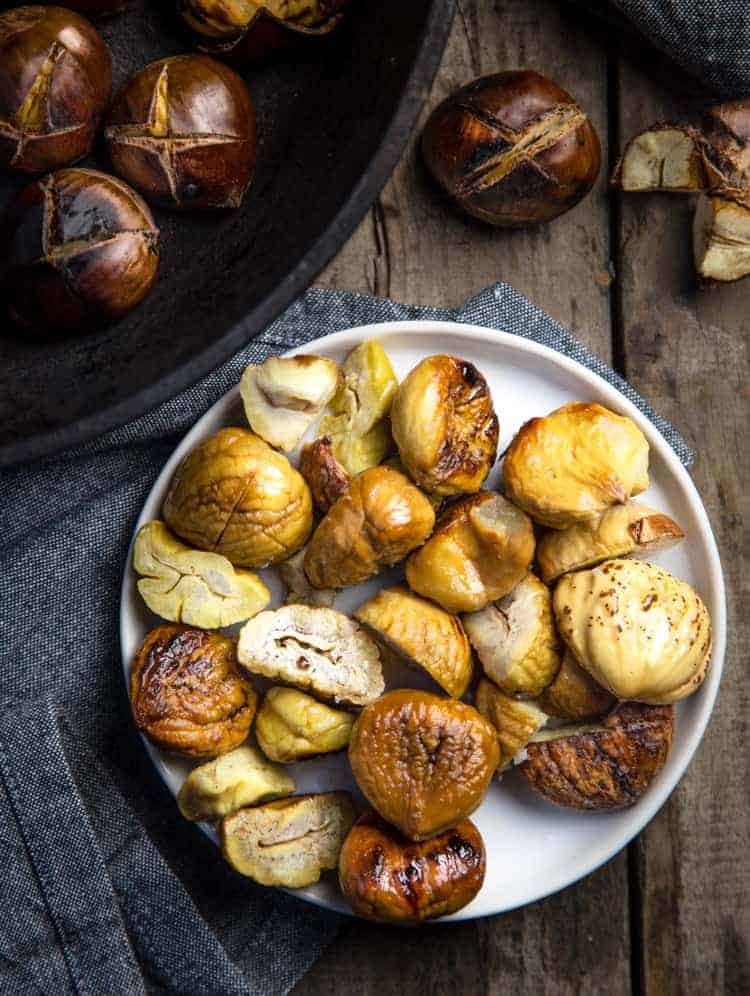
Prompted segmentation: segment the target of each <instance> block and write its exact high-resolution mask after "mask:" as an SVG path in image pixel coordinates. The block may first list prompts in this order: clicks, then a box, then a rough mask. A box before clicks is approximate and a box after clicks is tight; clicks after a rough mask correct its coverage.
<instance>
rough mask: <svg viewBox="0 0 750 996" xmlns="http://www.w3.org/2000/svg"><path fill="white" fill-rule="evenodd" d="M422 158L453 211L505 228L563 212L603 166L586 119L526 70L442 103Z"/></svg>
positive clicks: (478, 83) (479, 83)
mask: <svg viewBox="0 0 750 996" xmlns="http://www.w3.org/2000/svg"><path fill="white" fill-rule="evenodd" d="M422 155H423V157H424V160H425V163H426V164H427V168H428V169H429V171H430V172H431V173H432V175H433V176H434V178H435V179H436V180H437V182H438V184H439V185H440V186H441V187H442V188H443V190H444V191H445V192H446V193H447V194H448V196H449V197H451V198H452V199H453V200H454V201H455V202H456V203H457V204H458V205H459V207H461V208H462V209H463V210H464V211H466V212H467V213H468V214H470V215H473V216H474V217H475V218H480V219H481V220H482V221H488V222H489V223H490V224H492V225H503V226H509V227H520V226H524V225H533V224H537V223H539V222H543V221H551V220H552V219H553V218H557V217H558V215H561V214H563V213H564V212H565V211H569V210H570V208H572V207H574V206H575V205H576V204H577V203H578V202H579V201H580V200H581V198H583V197H584V196H585V195H586V194H587V193H588V192H589V190H591V188H592V187H593V185H594V182H595V181H596V178H597V176H598V174H599V167H600V164H601V151H600V147H599V139H598V137H597V134H596V132H595V131H594V128H593V125H592V124H591V122H590V121H589V119H588V118H587V117H586V115H585V113H584V112H583V111H582V110H581V108H580V107H579V106H578V104H577V103H576V102H575V100H574V99H573V97H571V95H570V94H569V93H566V91H565V90H563V89H562V88H561V87H559V86H558V85H557V84H556V83H553V82H552V80H550V79H547V78H546V77H545V76H542V75H541V74H540V73H537V72H534V70H532V69H521V70H513V71H510V72H504V73H497V74H496V75H494V76H485V77H482V78H481V79H477V80H474V81H473V82H472V83H469V84H468V86H465V87H462V88H461V89H460V90H458V91H456V93H454V94H452V95H451V96H450V97H448V98H447V99H446V100H444V101H443V103H442V104H440V105H439V106H438V107H437V108H436V109H435V110H434V111H433V113H432V115H431V116H430V118H429V120H428V121H427V124H426V125H425V129H424V132H423V133H422Z"/></svg>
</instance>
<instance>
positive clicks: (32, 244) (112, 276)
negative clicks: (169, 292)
mask: <svg viewBox="0 0 750 996" xmlns="http://www.w3.org/2000/svg"><path fill="white" fill-rule="evenodd" d="M2 235H3V239H2V246H1V247H0V249H1V251H2V267H3V273H2V296H3V300H4V302H5V306H6V308H7V311H8V313H9V315H10V317H11V319H12V320H13V321H14V322H15V324H16V325H17V326H18V328H19V330H21V331H22V333H24V334H25V335H26V336H28V337H29V338H41V339H54V338H58V337H61V336H63V335H66V334H70V333H76V332H88V331H93V330H94V329H98V328H101V327H102V326H104V325H108V324H110V323H111V322H113V321H115V320H116V319H118V318H121V317H122V316H123V315H125V314H127V312H129V311H130V310H131V309H132V308H134V307H135V306H136V305H137V304H138V303H139V302H140V301H141V300H142V299H143V298H144V297H145V295H146V294H147V293H148V291H149V289H150V287H151V285H152V283H153V282H154V278H155V276H156V269H157V265H158V261H159V257H158V252H157V243H158V238H159V230H158V229H157V227H156V225H155V224H154V219H153V218H152V217H151V212H150V211H149V209H148V207H147V206H146V204H144V202H143V201H142V200H141V198H140V197H139V196H138V194H136V193H135V191H134V190H131V189H130V187H128V186H127V184H125V183H123V182H122V180H118V179H116V178H115V177H113V176H107V175H106V174H105V173H99V172H97V171H96V170H92V169H62V170H58V171H57V172H56V173H51V174H50V175H49V176H45V177H43V178H42V179H40V180H36V181H35V182H34V183H32V184H30V185H29V186H28V187H25V188H24V189H23V190H21V191H20V193H19V194H18V195H17V196H16V197H15V199H14V200H13V201H12V202H11V205H10V207H9V209H8V212H7V215H6V218H5V219H4V225H3V229H2Z"/></svg>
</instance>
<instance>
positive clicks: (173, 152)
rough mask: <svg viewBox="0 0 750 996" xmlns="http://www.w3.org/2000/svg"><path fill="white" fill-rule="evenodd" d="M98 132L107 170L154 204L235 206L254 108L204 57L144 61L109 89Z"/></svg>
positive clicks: (237, 84) (250, 148) (244, 178)
mask: <svg viewBox="0 0 750 996" xmlns="http://www.w3.org/2000/svg"><path fill="white" fill-rule="evenodd" d="M104 134H105V137H106V139H107V145H108V147H109V154H110V156H111V158H112V164H113V166H114V169H115V172H116V173H117V174H118V175H119V176H122V177H123V178H124V179H125V180H127V181H128V183H132V184H133V186H134V187H136V189H138V190H139V191H140V192H141V193H142V194H143V196H144V197H145V198H146V199H147V200H149V201H152V202H153V203H154V204H158V205H160V206H161V207H171V208H188V209H196V208H231V207H239V205H240V203H241V202H242V198H243V196H244V193H245V191H246V190H247V188H248V186H249V184H250V180H251V178H252V174H253V166H254V165H255V109H254V108H253V104H252V101H251V99H250V94H249V93H248V91H247V87H246V86H245V84H244V83H243V81H242V80H241V79H240V77H239V76H238V75H237V74H236V73H235V72H234V71H233V70H231V69H229V68H228V67H227V66H222V64H221V63H220V62H216V61H215V60H214V59H209V58H208V56H206V55H176V56H173V57H171V58H169V59H160V60H159V61H158V62H152V63H151V65H149V66H146V68H145V69H142V70H141V71H140V72H139V73H136V74H135V76H133V77H132V79H130V80H129V82H128V83H126V84H125V86H124V87H123V88H122V90H120V91H119V93H118V94H117V95H116V97H115V99H114V101H113V103H112V107H111V109H110V112H109V114H108V116H107V127H106V130H105V133H104Z"/></svg>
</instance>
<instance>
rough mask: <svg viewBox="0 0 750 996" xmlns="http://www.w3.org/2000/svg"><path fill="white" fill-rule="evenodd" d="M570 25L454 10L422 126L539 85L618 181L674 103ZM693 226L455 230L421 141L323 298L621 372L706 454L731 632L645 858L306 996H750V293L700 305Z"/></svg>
mask: <svg viewBox="0 0 750 996" xmlns="http://www.w3.org/2000/svg"><path fill="white" fill-rule="evenodd" d="M568 17H569V15H568V14H567V13H565V12H564V11H563V10H562V9H561V8H560V7H559V6H558V4H557V3H556V2H554V0H459V10H458V13H457V15H456V19H455V22H454V24H453V30H452V33H451V37H450V40H449V43H448V46H447V49H446V51H445V56H444V58H443V62H442V67H441V69H440V72H439V74H438V77H437V79H436V81H435V84H434V86H433V88H432V92H431V94H430V96H429V100H428V102H427V107H426V109H425V114H426V113H427V111H428V110H429V108H431V107H433V106H434V105H435V104H436V103H438V102H439V101H440V100H442V99H443V98H444V97H445V96H446V95H447V94H448V93H450V92H451V91H452V90H454V89H455V88H456V87H458V86H459V85H461V84H463V83H465V82H467V81H469V80H470V79H472V78H474V77H476V76H480V75H484V74H487V73H491V72H495V71H497V70H500V69H507V68H516V67H525V66H530V67H534V68H536V69H539V70H541V71H543V72H545V73H546V74H547V75H549V76H551V77H552V78H553V79H555V80H556V81H558V82H559V83H560V84H561V85H562V86H564V87H565V88H566V89H568V90H570V91H571V92H572V93H573V94H574V95H575V96H576V97H577V99H578V100H579V101H580V102H581V104H582V105H583V107H584V108H585V109H586V110H587V111H588V112H589V114H590V116H591V117H592V119H593V121H594V124H595V126H596V128H597V130H598V132H599V135H600V137H601V140H602V147H603V155H604V163H605V164H607V161H608V157H609V164H610V165H612V163H613V162H614V160H615V159H616V156H617V154H618V151H619V149H620V148H621V146H622V144H623V140H624V139H625V138H627V137H628V136H630V135H631V134H633V133H634V132H635V131H637V130H639V129H640V128H641V127H644V126H646V125H648V124H650V123H652V122H653V121H656V120H659V119H665V118H666V119H668V118H669V117H670V116H673V115H674V114H675V113H676V112H677V111H678V109H679V103H678V101H677V99H676V98H675V97H674V96H671V95H670V94H669V93H668V92H666V91H665V90H662V89H660V88H659V87H657V86H656V85H655V84H654V83H653V82H652V81H650V80H649V79H647V78H646V77H645V76H644V75H643V74H642V73H641V72H640V71H638V70H636V69H635V68H634V67H633V66H632V65H631V64H629V63H625V62H623V61H621V60H620V59H619V58H618V57H617V56H616V55H615V54H614V50H612V51H608V49H607V48H606V47H605V46H604V44H602V42H601V41H598V40H596V39H595V38H594V37H593V36H591V35H590V34H588V33H587V32H586V30H585V29H583V28H582V27H580V26H579V25H577V24H576V23H575V22H571V20H569V19H568ZM691 212H692V203H691V202H690V199H689V198H682V197H669V196H667V195H641V196H638V195H630V196H626V197H621V196H619V195H613V194H611V193H610V192H609V191H608V189H607V169H606V168H605V169H602V175H601V177H600V178H599V181H598V183H597V185H596V187H595V189H594V191H593V193H592V194H591V195H590V196H589V197H588V198H587V199H586V200H585V201H584V202H583V203H582V204H581V205H579V206H578V207H577V208H576V209H575V210H573V211H571V212H570V213H569V214H567V215H565V216H564V217H563V218H560V219H558V220H557V221H555V222H553V223H552V224H550V225H547V226H544V227H542V228H539V229H538V230H535V231H534V230H528V231H516V232H504V231H497V230H494V229H492V228H490V227H489V226H483V225H481V224H479V223H473V222H472V221H470V220H468V219H465V218H463V217H461V216H460V215H459V214H458V213H455V212H453V211H452V210H450V209H449V208H448V206H447V205H446V203H445V201H444V200H443V199H442V198H441V197H440V196H439V195H438V194H437V193H436V192H435V190H434V189H433V187H432V186H431V184H430V182H429V180H428V178H427V177H426V175H425V173H424V170H423V168H422V166H421V163H420V162H419V159H418V156H417V143H416V139H415V141H413V142H412V143H411V145H410V147H409V149H408V150H407V153H406V155H405V156H404V157H403V160H402V162H401V163H400V165H399V167H398V168H397V170H396V172H395V175H394V176H393V178H392V180H391V181H390V183H389V184H388V186H387V187H386V188H385V190H384V191H383V194H382V196H381V197H380V198H379V200H378V201H377V202H376V204H375V205H374V207H373V208H372V210H371V212H370V215H369V216H368V217H367V218H366V219H365V221H364V222H363V223H362V225H361V226H360V228H359V230H358V231H357V232H356V233H355V235H354V236H353V237H352V239H351V240H350V242H349V243H348V245H347V246H346V247H345V248H344V249H343V251H342V252H341V253H340V254H339V256H338V258H337V259H336V260H334V262H333V263H332V264H331V265H330V266H329V267H328V269H327V271H326V272H325V274H324V275H323V278H322V282H323V283H325V284H326V285H328V286H333V287H340V288H347V289H351V290H361V291H368V292H371V293H373V294H382V295H388V296H390V297H393V298H395V299H396V300H399V301H408V302H414V303H423V304H432V305H449V306H455V305H457V304H459V303H460V302H462V301H463V300H464V299H465V298H466V297H468V296H469V295H470V294H472V293H474V292H476V291H478V290H480V289H481V288H482V287H485V286H486V285H488V284H491V283H493V282H494V281H496V280H500V279H501V280H505V281H507V282H508V283H510V284H512V285H513V286H514V287H516V288H517V289H518V290H520V291H522V292H523V293H524V294H526V295H528V297H529V298H531V300H532V301H533V302H534V303H536V304H537V305H539V306H541V307H542V308H543V309H545V310H546V311H547V312H548V313H549V314H550V315H552V316H553V317H554V318H556V319H557V320H558V321H560V322H561V323H562V324H563V325H565V326H567V327H568V328H569V329H571V330H572V331H573V333H574V334H575V335H576V336H578V338H579V339H581V340H582V341H583V342H584V343H586V344H587V345H588V346H590V347H591V348H592V349H594V350H595V351H596V352H598V353H599V355H600V356H602V357H603V358H604V359H606V360H608V361H610V362H611V363H612V365H613V366H614V367H615V368H616V369H618V370H620V371H621V372H622V373H624V374H625V375H626V376H627V377H628V378H629V379H630V381H631V382H632V383H633V384H634V385H635V386H636V387H637V388H638V390H639V391H641V392H642V393H643V394H644V395H645V396H646V397H647V398H648V399H649V400H650V401H651V402H653V404H654V406H655V407H656V408H657V410H658V411H660V412H661V413H662V414H663V415H665V416H666V417H667V418H668V419H671V420H672V421H673V422H674V423H675V424H676V425H678V426H679V427H680V429H681V430H682V432H683V433H684V435H685V437H686V438H687V440H688V442H689V443H690V444H691V445H692V446H693V447H694V449H695V452H696V462H695V467H694V470H693V474H694V477H695V481H696V483H697V486H698V489H699V490H700V493H701V495H702V496H703V499H704V501H705V503H706V507H707V509H708V513H709V516H710V518H711V521H712V523H713V527H714V530H715V532H716V535H717V539H718V541H719V544H720V547H721V551H722V561H723V565H724V570H725V575H726V580H727V584H728V598H729V619H730V623H729V649H728V655H727V661H726V668H725V674H724V678H723V682H722V687H721V692H720V695H719V699H718V704H717V707H716V710H715V712H714V715H713V718H712V720H711V724H710V727H709V729H708V732H707V734H706V736H705V739H704V741H703V743H702V744H701V747H700V749H699V750H698V753H697V755H696V756H695V758H694V759H693V762H692V764H691V766H690V770H689V771H688V773H687V774H686V776H685V778H684V779H683V780H682V782H681V784H680V785H679V787H678V788H677V790H676V791H675V793H674V794H673V796H672V798H671V799H670V801H669V803H668V804H667V805H666V806H665V807H664V808H663V809H662V811H661V812H660V813H659V815H658V816H657V817H656V819H655V820H654V821H653V822H652V823H651V824H650V826H649V827H648V828H647V829H646V830H645V831H644V833H643V834H641V836H640V838H639V839H638V840H637V841H635V842H634V843H632V844H631V845H630V846H629V847H628V848H627V849H626V850H624V851H622V853H620V854H619V855H617V857H615V858H614V859H612V861H610V862H609V863H608V864H607V865H606V866H604V867H603V868H600V869H599V870H598V871H596V872H595V873H594V874H593V875H591V876H590V877H589V878H587V879H586V880H584V881H582V882H580V883H579V884H577V885H574V886H571V887H570V888H569V889H566V890H565V891H564V892H562V893H559V894H558V895H555V896H552V897H550V898H549V899H546V900H544V901H542V902H538V903H535V904H533V905H532V906H528V907H526V908H525V909H521V910H518V911H516V912H514V913H510V914H507V915H504V916H499V917H493V918H490V919H484V920H476V921H471V922H467V923H464V924H460V925H456V926H453V927H440V926H433V927H426V928H423V929H421V930H419V931H407V930H398V929H395V928H388V927H379V926H374V925H370V924H366V923H363V922H357V921H353V922H352V924H351V925H350V926H347V927H346V928H345V929H344V930H343V932H342V933H341V935H340V937H339V938H338V940H337V941H336V942H335V943H334V944H333V945H332V946H331V947H330V949H329V950H328V951H327V952H326V953H325V954H324V955H323V956H322V957H321V959H320V960H319V961H318V963H317V964H316V965H315V967H314V968H313V969H312V970H311V971H310V972H309V973H308V975H307V976H306V977H305V978H304V979H303V980H302V981H301V982H300V983H299V985H298V986H297V988H296V990H295V993H296V996H318V994H320V996H323V994H325V996H330V994H333V996H336V994H342V996H344V994H346V996H349V994H355V993H356V994H358V996H359V994H361V996H367V994H372V996H390V994H394V996H409V994H412V993H414V994H417V993H418V994H420V996H421V994H441V996H442V994H452V993H455V994H462V996H463V994H475V993H493V994H494V993H497V994H500V996H505V994H506V993H507V994H510V996H522V994H530V996H541V994H544V996H554V994H564V993H565V994H567V993H606V994H607V996H618V994H624V993H631V992H632V993H642V992H645V993H648V994H653V996H662V994H665V993H689V994H691V996H693V994H700V996H703V994H705V996H708V994H719V993H731V994H735V993H737V994H739V993H741V992H744V993H748V992H750V965H749V963H748V932H749V931H748V917H749V916H750V914H749V912H748V910H749V908H750V871H749V866H748V847H749V834H748V811H749V810H750V806H748V791H747V786H748V784H750V775H749V772H748V750H747V742H748V720H747V717H748V712H750V709H749V705H750V703H749V702H748V698H749V696H748V687H749V686H750V682H749V681H748V677H749V676H748V647H749V646H750V597H749V596H750V583H749V581H748V578H750V570H748V566H747V565H743V554H744V555H745V557H746V558H747V555H748V552H750V541H749V540H748V528H747V524H748V523H750V502H749V501H748V494H750V470H749V467H750V418H749V416H750V376H749V372H748V331H750V281H748V282H745V283H740V284H737V285H735V286H727V287H724V288H721V289H719V290H716V291H713V292H706V291H698V290H696V288H695V285H694V282H693V278H692V270H691V258H690V257H691V250H690V223H691ZM743 523H744V524H743ZM743 609H744V611H743Z"/></svg>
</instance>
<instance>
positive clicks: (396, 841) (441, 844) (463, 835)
mask: <svg viewBox="0 0 750 996" xmlns="http://www.w3.org/2000/svg"><path fill="white" fill-rule="evenodd" d="M484 871H485V851H484V842H483V841H482V836H481V834H480V833H479V831H478V830H477V828H476V827H475V826H474V824H473V823H472V822H471V820H462V821H461V822H460V823H459V824H458V825H457V826H455V827H453V828H452V829H450V830H444V831H443V833H441V834H438V836H437V837H431V838H430V839H429V840H424V841H421V842H420V843H414V842H413V841H410V840H407V839H406V838H405V837H402V836H401V834H400V833H399V832H398V830H396V829H395V828H394V827H392V826H389V825H388V824H387V823H386V822H385V820H382V819H381V818H380V817H379V816H377V815H376V814H375V813H373V812H372V811H370V812H368V813H365V814H364V815H363V816H360V818H359V819H358V820H357V822H356V823H355V824H354V826H353V827H352V829H351V830H350V831H349V836H348V837H347V838H346V840H345V841H344V846H343V847H342V848H341V853H340V855H339V883H340V884H341V891H342V892H343V894H344V898H345V899H346V900H347V901H348V902H349V903H350V905H351V907H352V909H353V910H354V912H355V913H358V914H359V915H360V916H363V917H366V918H367V919H368V920H380V921H386V922H390V923H401V924H417V923H421V922H422V921H423V920H432V919H434V918H435V917H438V916H446V915H447V914H448V913H455V912H456V910H460V909H462V908H463V907H464V906H466V905H467V904H468V903H470V902H471V901H472V899H473V898H474V897H475V896H476V894H477V893H478V892H479V890H480V888H481V887H482V882H483V881H484Z"/></svg>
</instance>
